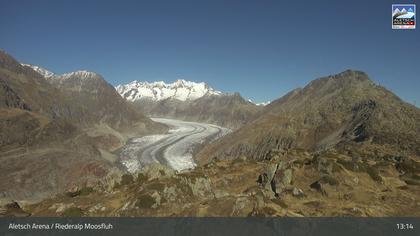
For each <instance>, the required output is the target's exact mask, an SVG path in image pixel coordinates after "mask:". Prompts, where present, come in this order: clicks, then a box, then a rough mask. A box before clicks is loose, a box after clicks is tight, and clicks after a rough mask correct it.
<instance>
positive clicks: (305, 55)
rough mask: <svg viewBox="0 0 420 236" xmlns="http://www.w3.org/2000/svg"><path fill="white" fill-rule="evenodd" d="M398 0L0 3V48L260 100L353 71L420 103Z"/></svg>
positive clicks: (73, 66) (413, 47)
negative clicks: (399, 25)
mask: <svg viewBox="0 0 420 236" xmlns="http://www.w3.org/2000/svg"><path fill="white" fill-rule="evenodd" d="M412 2H413V1H398V3H412ZM392 3H393V1H387V0H377V1H361V0H351V1H309V0H308V1H303V0H302V1H279V0H277V1H275V0H273V1H271V0H255V1H247V0H241V1H239V0H223V1H221V0H208V1H201V0H194V1H183V0H177V1H169V0H168V1H160V0H155V1H124V0H122V1H77V0H74V1H43V0H38V1H29V0H28V1H22V0H14V1H6V0H0V32H1V33H0V48H3V49H5V50H6V51H7V52H9V53H10V54H12V55H13V56H15V57H16V58H17V59H18V60H20V61H22V62H26V63H31V64H36V65H40V66H43V67H46V68H48V69H50V70H52V71H54V72H56V73H63V72H69V71H74V70H80V69H86V70H90V71H95V72H98V73H100V74H102V75H103V76H104V77H105V79H106V80H107V81H108V82H110V83H111V84H113V85H117V84H120V83H128V82H130V81H132V80H146V81H155V80H164V81H166V82H171V81H174V80H176V79H186V80H192V81H197V82H200V81H205V82H207V83H209V84H210V85H211V86H213V87H214V88H216V89H218V90H222V91H226V92H235V91H238V92H240V93H241V94H242V95H243V96H244V97H246V98H250V99H252V100H254V101H256V102H262V101H267V100H273V99H276V98H279V97H280V96H282V95H284V94H285V93H287V92H288V91H290V90H291V89H294V88H296V87H302V86H304V85H305V84H307V83H308V82H309V81H311V80H313V79H315V78H318V77H321V76H326V75H330V74H335V73H338V72H341V71H343V70H346V69H357V70H363V71H365V72H367V73H368V74H369V75H370V76H371V78H372V79H373V80H374V81H376V82H378V83H380V84H381V85H383V86H385V87H387V88H388V89H390V90H392V91H393V92H395V93H396V94H397V95H398V96H400V97H402V98H403V99H404V100H405V101H407V102H410V103H414V102H415V101H416V103H417V106H419V104H420V92H419V90H420V59H419V52H420V32H419V30H420V29H416V30H411V31H408V30H392V29H391V5H392Z"/></svg>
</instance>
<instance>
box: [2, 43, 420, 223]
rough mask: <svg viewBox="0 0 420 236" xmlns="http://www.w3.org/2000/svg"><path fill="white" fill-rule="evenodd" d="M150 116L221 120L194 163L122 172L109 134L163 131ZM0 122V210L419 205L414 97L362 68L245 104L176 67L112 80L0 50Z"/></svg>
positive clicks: (265, 210) (141, 212)
mask: <svg viewBox="0 0 420 236" xmlns="http://www.w3.org/2000/svg"><path fill="white" fill-rule="evenodd" d="M279 86H281V85H279ZM151 116H153V117H165V118H177V119H182V120H192V121H200V122H207V123H214V124H219V125H221V126H224V127H229V128H231V129H232V130H233V132H231V133H230V134H227V135H226V136H223V137H222V138H219V139H217V140H216V141H214V142H211V143H209V144H207V145H205V146H202V147H201V146H200V149H198V150H197V151H196V152H195V153H194V161H195V162H196V164H197V167H196V168H195V169H192V170H185V171H182V172H176V171H175V170H173V169H171V168H169V167H167V166H164V165H161V164H158V163H154V164H150V165H148V166H146V167H145V168H144V169H141V170H139V171H138V172H136V173H134V174H132V173H128V172H127V171H126V170H124V168H122V167H121V164H120V163H119V162H118V151H119V150H120V148H121V147H123V146H124V145H125V144H126V143H127V142H128V141H129V140H130V139H131V138H135V137H142V136H145V135H148V134H159V135H162V134H166V133H167V132H168V129H169V127H166V126H165V125H162V124H160V123H156V122H153V121H152V120H151V119H149V118H148V117H151ZM0 130H1V133H0V161H1V163H2V164H1V165H0V190H1V191H0V215H12V216H23V215H35V216H293V217H296V216H299V217H301V216H419V212H420V204H419V196H420V188H419V186H420V137H419V133H420V109H418V108H417V107H415V106H413V105H410V104H408V103H406V102H404V101H403V100H401V99H400V98H399V97H398V96H396V95H395V94H394V93H393V92H391V91H390V90H388V89H386V88H384V87H382V86H380V85H378V84H376V83H375V82H374V81H373V80H371V79H370V78H369V76H368V74H366V73H365V72H362V71H356V70H346V71H344V72H341V73H339V74H335V75H330V76H325V77H322V78H318V79H315V80H313V81H311V82H310V83H309V84H307V85H306V86H305V87H303V88H297V89H294V90H292V91H290V92H289V93H287V94H286V95H284V96H282V97H281V98H279V99H277V100H274V101H272V102H270V103H269V104H267V105H265V106H257V105H256V104H254V103H252V102H250V101H247V100H245V99H244V98H243V97H242V96H241V95H240V94H239V93H233V94H227V93H223V92H220V91H217V90H215V89H213V88H211V87H210V86H208V85H206V84H205V83H194V82H189V81H184V80H178V81H176V82H174V83H172V84H166V83H163V82H154V83H147V82H137V81H134V82H132V83H130V84H127V85H120V86H117V88H114V87H113V86H112V85H110V84H109V83H107V82H106V81H105V79H104V78H103V77H102V76H101V75H99V74H97V73H94V72H88V71H76V72H71V73H66V74H62V75H59V74H54V73H52V72H49V71H48V70H45V69H43V68H41V67H38V66H31V65H27V64H24V65H22V64H21V63H19V62H18V61H16V60H15V59H14V58H13V57H12V56H10V55H9V54H7V53H5V52H4V51H0ZM169 132H173V131H169ZM151 137H152V138H153V137H156V136H151ZM139 145H140V144H139ZM4 199H13V201H12V200H10V201H9V200H8V201H6V204H3V203H4V202H5V200H4ZM15 201H17V202H15ZM18 202H19V204H18Z"/></svg>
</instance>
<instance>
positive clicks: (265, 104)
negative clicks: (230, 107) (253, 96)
mask: <svg viewBox="0 0 420 236" xmlns="http://www.w3.org/2000/svg"><path fill="white" fill-rule="evenodd" d="M270 103H271V101H268V102H260V103H255V105H257V106H267V105H268V104H270Z"/></svg>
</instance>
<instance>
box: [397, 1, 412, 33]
mask: <svg viewBox="0 0 420 236" xmlns="http://www.w3.org/2000/svg"><path fill="white" fill-rule="evenodd" d="M415 28H416V5H415V4H393V5H392V29H415Z"/></svg>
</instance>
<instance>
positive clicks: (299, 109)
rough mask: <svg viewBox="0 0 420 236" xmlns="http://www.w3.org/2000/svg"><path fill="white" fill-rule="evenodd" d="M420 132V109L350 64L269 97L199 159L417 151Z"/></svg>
mask: <svg viewBox="0 0 420 236" xmlns="http://www.w3.org/2000/svg"><path fill="white" fill-rule="evenodd" d="M419 133H420V109H418V108H416V107H414V106H412V105H410V104H407V103H405V102H403V101H402V100H401V99H399V98H398V97H397V96H395V95H394V94H393V93H392V92H390V91H388V90H387V89H385V88H383V87H381V86H378V85H376V84H375V83H374V82H373V81H371V80H370V79H369V78H368V76H367V74H365V73H363V72H359V71H351V70H348V71H345V72H342V73H340V74H337V75H334V76H328V77H324V78H320V79H317V80H314V81H312V82H311V83H309V84H308V85H307V86H306V87H305V88H303V89H296V90H293V91H291V92H290V93H288V94H287V95H285V96H283V97H282V98H280V99H278V100H276V101H273V102H271V103H270V104H269V105H267V106H266V107H265V108H264V110H263V111H262V112H261V114H260V115H258V116H257V118H256V119H254V120H253V121H250V122H249V123H248V124H246V125H245V126H243V127H241V128H240V129H239V130H237V131H236V132H233V133H232V134H230V135H227V136H225V137H224V138H222V139H220V140H219V141H217V142H216V143H214V144H212V145H210V146H208V147H206V148H205V149H204V150H203V151H202V152H201V153H199V155H198V156H199V157H198V159H199V160H200V161H201V162H206V161H207V160H208V159H209V158H212V157H219V158H237V157H240V156H247V157H249V158H253V159H258V160H262V159H264V158H265V157H266V155H268V154H269V153H270V151H271V150H273V149H304V150H308V151H322V150H327V149H330V148H341V149H347V148H350V149H351V150H357V151H358V152H361V151H362V150H365V149H366V150H371V151H373V150H376V151H375V152H379V153H386V154H387V155H389V154H391V153H393V155H399V154H398V153H400V154H401V153H406V154H413V155H417V156H419V155H420V136H419V135H418V134H419ZM355 145H356V146H357V147H356V148H354V147H353V146H355ZM351 147H353V148H351Z"/></svg>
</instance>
